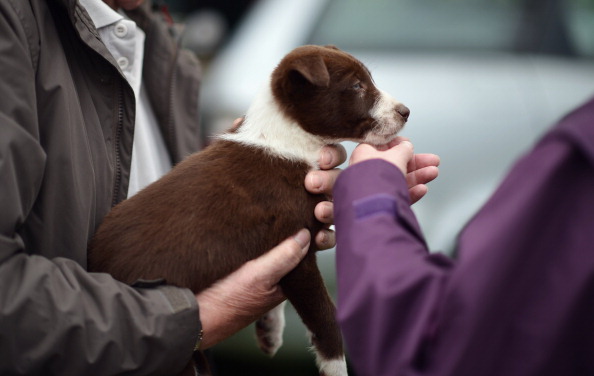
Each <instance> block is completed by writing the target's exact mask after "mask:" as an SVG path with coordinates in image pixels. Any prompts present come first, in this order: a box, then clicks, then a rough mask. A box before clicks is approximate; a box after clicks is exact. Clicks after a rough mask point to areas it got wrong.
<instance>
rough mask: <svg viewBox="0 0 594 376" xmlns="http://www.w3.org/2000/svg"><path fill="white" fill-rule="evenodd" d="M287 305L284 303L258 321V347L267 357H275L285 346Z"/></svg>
mask: <svg viewBox="0 0 594 376" xmlns="http://www.w3.org/2000/svg"><path fill="white" fill-rule="evenodd" d="M286 304H287V302H282V303H281V304H279V305H277V306H276V307H274V308H273V309H271V310H270V311H269V312H267V313H266V314H265V315H264V316H262V317H260V318H259V319H258V321H256V337H257V339H258V346H259V347H260V350H262V351H263V352H264V354H266V355H269V356H274V354H276V352H277V351H278V349H279V348H280V347H281V346H282V344H283V331H284V329H285V305H286Z"/></svg>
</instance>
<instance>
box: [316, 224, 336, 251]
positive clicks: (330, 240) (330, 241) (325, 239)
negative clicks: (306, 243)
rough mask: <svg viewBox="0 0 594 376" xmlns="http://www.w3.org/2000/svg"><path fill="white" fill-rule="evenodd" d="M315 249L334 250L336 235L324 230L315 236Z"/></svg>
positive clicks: (326, 229) (327, 229)
mask: <svg viewBox="0 0 594 376" xmlns="http://www.w3.org/2000/svg"><path fill="white" fill-rule="evenodd" d="M314 240H315V242H316V247H317V249H318V250H320V251H323V250H325V249H330V248H334V247H335V246H336V233H335V232H334V231H332V230H330V229H329V228H324V229H323V230H320V232H318V233H317V234H316V237H315V239H314Z"/></svg>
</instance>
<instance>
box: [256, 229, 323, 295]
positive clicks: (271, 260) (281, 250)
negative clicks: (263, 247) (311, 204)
mask: <svg viewBox="0 0 594 376" xmlns="http://www.w3.org/2000/svg"><path fill="white" fill-rule="evenodd" d="M310 241H311V234H310V233H309V231H308V230H306V229H302V230H300V231H299V232H298V233H297V234H295V235H293V236H292V237H290V238H288V239H286V240H285V241H283V242H282V243H280V244H279V245H277V246H276V247H274V248H272V249H271V250H270V251H268V252H267V253H265V254H264V255H262V256H260V257H259V258H257V259H256V260H255V262H256V264H257V265H255V268H256V270H260V272H264V273H266V274H268V276H269V278H270V279H272V283H273V284H276V283H278V281H280V279H281V278H282V277H284V276H285V275H286V274H287V273H289V272H290V271H291V270H293V269H294V268H295V267H296V266H297V264H299V263H300V262H301V260H303V258H304V257H305V255H306V254H307V251H308V249H309V244H310Z"/></svg>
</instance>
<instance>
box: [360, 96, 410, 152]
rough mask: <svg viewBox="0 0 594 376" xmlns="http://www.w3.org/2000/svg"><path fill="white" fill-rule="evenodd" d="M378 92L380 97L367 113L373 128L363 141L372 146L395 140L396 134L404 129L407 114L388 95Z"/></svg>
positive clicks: (403, 107) (402, 106) (405, 109)
mask: <svg viewBox="0 0 594 376" xmlns="http://www.w3.org/2000/svg"><path fill="white" fill-rule="evenodd" d="M378 91H379V93H380V95H379V96H378V99H377V101H376V102H375V105H374V106H373V107H372V108H371V110H370V111H369V114H370V116H371V117H372V118H373V119H374V120H375V126H374V127H373V129H372V130H371V131H370V132H369V133H368V134H367V135H366V136H365V139H364V140H363V142H366V143H369V144H372V145H383V144H387V143H388V142H390V141H392V140H393V139H394V138H396V133H398V132H399V131H400V130H401V129H402V128H403V127H404V124H405V123H406V120H407V118H408V113H409V110H408V108H406V106H404V105H403V104H402V103H400V102H398V101H397V100H396V99H394V98H393V97H392V96H390V95H389V94H388V93H386V92H385V91H383V90H380V89H378Z"/></svg>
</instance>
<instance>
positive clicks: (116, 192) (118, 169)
mask: <svg viewBox="0 0 594 376" xmlns="http://www.w3.org/2000/svg"><path fill="white" fill-rule="evenodd" d="M123 102H124V94H123V86H122V85H121V84H120V85H119V90H118V121H117V124H116V133H115V139H114V147H115V179H114V180H115V182H114V189H113V198H112V202H111V205H112V206H115V205H116V204H117V203H118V202H119V196H120V186H121V182H122V161H121V155H120V154H121V151H120V148H121V146H120V138H121V137H122V128H123V127H124V103H123Z"/></svg>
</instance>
